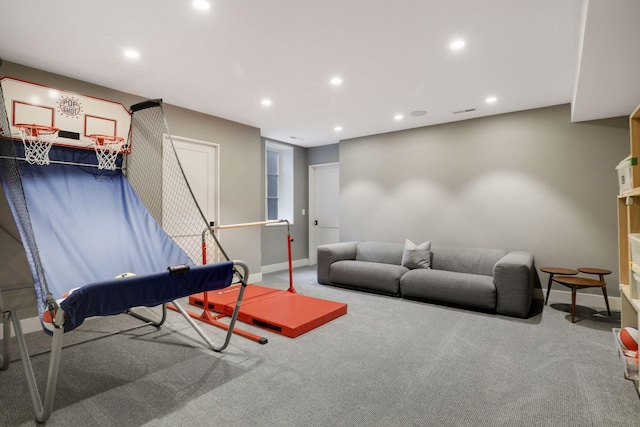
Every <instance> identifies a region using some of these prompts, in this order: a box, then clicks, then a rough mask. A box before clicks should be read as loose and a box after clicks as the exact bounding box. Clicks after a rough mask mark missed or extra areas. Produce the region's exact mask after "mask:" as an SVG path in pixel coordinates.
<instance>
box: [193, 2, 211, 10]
mask: <svg viewBox="0 0 640 427" xmlns="http://www.w3.org/2000/svg"><path fill="white" fill-rule="evenodd" d="M192 4H193V7H195V8H196V9H198V10H207V9H209V8H210V7H211V5H210V4H209V2H208V1H206V0H193V3H192Z"/></svg>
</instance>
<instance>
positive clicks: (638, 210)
mask: <svg viewBox="0 0 640 427" xmlns="http://www.w3.org/2000/svg"><path fill="white" fill-rule="evenodd" d="M629 132H630V149H631V150H630V151H631V157H636V158H640V105H639V106H638V108H636V109H635V110H634V111H633V113H632V114H631V116H629ZM631 183H632V187H633V188H632V189H631V190H629V191H625V192H624V193H623V194H621V195H618V202H617V203H618V266H619V273H620V282H621V284H620V300H621V304H620V324H621V325H620V327H622V328H624V327H627V326H633V327H635V328H638V326H640V295H639V292H638V287H637V284H636V283H634V282H635V279H634V277H633V273H636V274H637V275H640V265H638V264H636V263H633V262H631V261H632V256H631V245H630V244H629V234H630V233H640V167H638V166H637V165H633V166H631ZM636 261H637V260H636ZM632 286H633V289H632ZM634 384H635V388H636V390H637V391H638V392H640V381H635V382H634Z"/></svg>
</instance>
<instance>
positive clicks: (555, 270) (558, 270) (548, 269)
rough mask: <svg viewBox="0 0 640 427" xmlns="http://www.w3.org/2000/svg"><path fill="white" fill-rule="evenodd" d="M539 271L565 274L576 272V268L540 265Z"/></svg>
mask: <svg viewBox="0 0 640 427" xmlns="http://www.w3.org/2000/svg"><path fill="white" fill-rule="evenodd" d="M540 271H544V272H545V273H550V274H565V275H570V276H571V275H574V274H578V272H577V271H576V270H572V269H570V268H561V267H540Z"/></svg>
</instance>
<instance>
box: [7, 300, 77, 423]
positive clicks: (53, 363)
mask: <svg viewBox="0 0 640 427" xmlns="http://www.w3.org/2000/svg"><path fill="white" fill-rule="evenodd" d="M11 318H12V321H13V330H14V331H15V333H16V338H17V339H18V347H19V348H20V358H21V359H22V366H23V367H24V373H25V376H26V377H27V385H28V387H29V394H30V396H31V405H32V406H33V413H34V414H35V417H36V420H37V421H38V422H41V423H43V422H45V421H46V420H48V419H49V417H50V416H51V412H52V411H53V399H54V397H55V393H56V384H57V383H58V371H59V368H60V353H61V352H62V337H63V335H64V329H63V328H60V329H56V330H55V331H54V332H53V342H52V344H51V358H50V360H49V374H48V376H47V388H46V390H45V394H44V401H43V400H42V398H41V397H40V392H39V391H38V384H37V382H36V376H35V373H34V372H33V366H32V365H31V358H30V357H29V351H28V350H27V343H26V341H25V339H24V334H23V332H22V326H21V325H20V319H19V318H18V313H17V312H15V311H12V312H11ZM63 318H64V311H63V310H62V309H60V308H58V311H57V313H56V318H55V323H56V324H62V323H63Z"/></svg>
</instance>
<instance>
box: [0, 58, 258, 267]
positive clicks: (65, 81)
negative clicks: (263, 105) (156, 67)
mask: <svg viewBox="0 0 640 427" xmlns="http://www.w3.org/2000/svg"><path fill="white" fill-rule="evenodd" d="M0 75H1V76H10V77H15V78H18V79H23V80H27V81H31V82H34V83H40V84H43V85H47V86H52V87H55V88H59V89H65V90H70V91H74V92H77V93H80V94H83V95H91V96H96V97H99V98H103V99H108V100H112V101H116V102H120V103H122V104H124V105H125V107H127V108H128V107H129V106H131V105H132V104H135V103H137V102H140V101H142V100H144V98H140V97H138V96H134V95H131V94H127V93H124V92H119V91H116V90H113V89H109V88H106V87H102V86H97V85H94V84H91V83H87V82H83V81H80V80H75V79H72V78H69V77H64V76H60V75H56V74H52V73H48V72H45V71H41V70H36V69H33V68H29V67H25V66H22V65H18V64H14V63H11V62H6V61H5V62H4V64H3V66H2V68H0ZM154 95H155V96H156V97H159V98H161V97H162V93H158V94H154ZM163 107H164V112H165V116H166V119H167V123H168V125H169V129H170V130H171V133H173V134H174V135H179V136H183V137H187V138H194V139H199V140H204V141H210V142H214V143H217V144H220V218H219V221H220V223H221V224H234V223H239V222H249V221H256V220H258V219H259V218H261V217H262V211H263V210H262V204H261V200H262V198H261V194H262V193H261V192H262V187H263V186H262V185H261V183H262V182H263V181H262V175H261V173H260V170H261V155H260V153H261V150H260V147H261V141H260V129H258V128H254V127H251V126H246V125H243V124H239V123H236V122H231V121H228V120H224V119H220V118H217V117H213V116H209V115H206V114H202V113H198V112H195V111H191V110H187V109H184V108H180V107H175V106H172V105H169V104H164V106H163ZM260 239H261V234H260V231H259V230H258V229H244V230H242V231H239V232H236V233H234V235H229V236H225V235H224V233H223V235H222V243H223V245H224V248H225V250H226V251H227V253H228V254H229V256H230V257H231V258H236V259H242V260H244V261H245V262H247V263H248V265H249V268H250V270H251V272H252V273H259V272H260V266H261V250H260V247H261V245H260ZM2 268H3V267H2V264H0V271H3V270H2Z"/></svg>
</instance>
